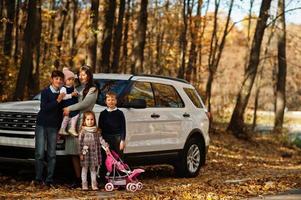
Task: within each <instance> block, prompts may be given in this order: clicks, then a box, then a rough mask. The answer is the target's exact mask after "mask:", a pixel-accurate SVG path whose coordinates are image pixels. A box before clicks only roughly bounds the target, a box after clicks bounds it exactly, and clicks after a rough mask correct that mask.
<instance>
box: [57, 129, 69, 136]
mask: <svg viewBox="0 0 301 200" xmlns="http://www.w3.org/2000/svg"><path fill="white" fill-rule="evenodd" d="M59 134H60V135H69V133H68V132H67V131H66V130H65V129H64V128H61V129H60V131H59Z"/></svg>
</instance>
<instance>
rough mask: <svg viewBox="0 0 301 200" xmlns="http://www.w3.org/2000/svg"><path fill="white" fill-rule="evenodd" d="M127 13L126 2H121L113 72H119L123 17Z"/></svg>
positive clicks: (114, 48) (114, 43) (115, 35)
mask: <svg viewBox="0 0 301 200" xmlns="http://www.w3.org/2000/svg"><path fill="white" fill-rule="evenodd" d="M124 11H125V0H120V3H119V12H118V21H117V24H116V26H115V32H114V41H113V60H112V66H111V72H115V73H116V72H118V71H120V70H119V57H120V47H121V40H122V29H123V17H124Z"/></svg>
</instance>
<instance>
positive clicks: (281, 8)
mask: <svg viewBox="0 0 301 200" xmlns="http://www.w3.org/2000/svg"><path fill="white" fill-rule="evenodd" d="M278 15H280V17H279V23H278V26H279V30H278V31H277V46H278V70H277V71H278V73H277V84H276V101H275V125H274V130H275V131H279V130H281V129H282V126H283V118H284V109H285V104H286V98H285V83H286V22H285V0H278V9H277V16H278Z"/></svg>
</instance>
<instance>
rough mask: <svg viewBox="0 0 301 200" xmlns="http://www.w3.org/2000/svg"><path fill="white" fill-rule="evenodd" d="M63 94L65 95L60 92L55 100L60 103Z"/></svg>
mask: <svg viewBox="0 0 301 200" xmlns="http://www.w3.org/2000/svg"><path fill="white" fill-rule="evenodd" d="M65 96H66V94H65V93H60V94H59V96H58V97H57V99H56V100H57V102H58V103H60V102H61V101H62V100H63V98H64V97H65Z"/></svg>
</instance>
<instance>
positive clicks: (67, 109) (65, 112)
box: [64, 107, 70, 116]
mask: <svg viewBox="0 0 301 200" xmlns="http://www.w3.org/2000/svg"><path fill="white" fill-rule="evenodd" d="M69 113H70V110H69V108H68V107H66V108H64V116H68V115H69Z"/></svg>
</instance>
